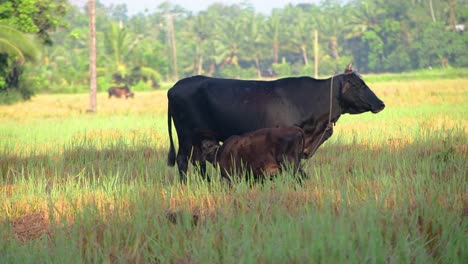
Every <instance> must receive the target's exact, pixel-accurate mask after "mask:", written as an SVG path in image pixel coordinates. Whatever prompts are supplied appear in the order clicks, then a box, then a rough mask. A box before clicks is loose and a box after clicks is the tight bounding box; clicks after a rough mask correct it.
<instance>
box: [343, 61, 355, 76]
mask: <svg viewBox="0 0 468 264" xmlns="http://www.w3.org/2000/svg"><path fill="white" fill-rule="evenodd" d="M352 72H353V63H352V62H350V63H349V64H348V66H346V69H345V70H344V73H345V74H349V73H352Z"/></svg>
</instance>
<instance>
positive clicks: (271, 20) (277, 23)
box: [263, 10, 282, 63]
mask: <svg viewBox="0 0 468 264" xmlns="http://www.w3.org/2000/svg"><path fill="white" fill-rule="evenodd" d="M281 28H282V24H281V17H280V13H279V11H278V10H273V11H272V13H271V15H270V16H269V17H268V19H267V20H266V23H265V31H264V34H263V35H264V37H265V39H266V41H267V42H269V43H270V45H271V49H272V56H273V63H278V61H279V59H278V58H279V50H280V31H281Z"/></svg>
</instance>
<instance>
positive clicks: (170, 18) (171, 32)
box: [165, 13, 179, 80]
mask: <svg viewBox="0 0 468 264" xmlns="http://www.w3.org/2000/svg"><path fill="white" fill-rule="evenodd" d="M165 16H166V19H167V23H168V28H169V36H170V42H171V50H172V64H173V70H174V78H175V80H178V79H179V73H178V70H177V50H176V39H175V32H174V14H173V13H168V14H165Z"/></svg>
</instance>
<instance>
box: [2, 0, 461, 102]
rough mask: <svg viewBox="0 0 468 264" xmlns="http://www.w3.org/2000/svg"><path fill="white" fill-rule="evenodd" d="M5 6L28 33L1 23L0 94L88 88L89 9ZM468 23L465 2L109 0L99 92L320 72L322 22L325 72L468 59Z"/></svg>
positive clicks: (101, 16) (58, 4)
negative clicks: (262, 6)
mask: <svg viewBox="0 0 468 264" xmlns="http://www.w3.org/2000/svg"><path fill="white" fill-rule="evenodd" d="M82 2H85V1H82ZM0 14H1V15H0V22H1V23H2V25H3V24H5V25H6V26H7V27H9V28H10V29H14V30H16V31H19V32H16V31H15V32H16V34H15V37H12V34H9V35H8V34H6V33H7V32H11V30H6V29H5V27H0V40H8V41H9V44H10V46H12V47H13V48H11V47H10V48H6V45H3V43H6V42H3V41H0V43H2V45H0V66H1V67H0V99H1V101H4V102H5V101H8V100H7V99H8V98H6V97H5V95H4V94H5V93H7V92H8V91H10V97H9V98H10V99H9V100H10V101H13V99H14V95H12V94H14V93H13V92H14V91H17V90H16V89H13V90H12V88H17V89H18V90H19V91H20V92H21V93H20V95H21V96H22V97H24V98H29V97H30V96H31V94H32V93H33V92H55V93H57V92H60V93H63V92H66V93H75V92H83V91H87V90H88V80H89V78H88V75H89V71H88V68H89V67H88V53H89V52H88V15H87V8H86V7H83V6H75V5H72V4H70V2H69V1H67V0H59V1H52V0H41V1H33V0H8V1H3V2H2V3H1V4H0ZM467 19H468V5H467V2H466V0H448V1H445V0H425V1H407V0H395V1H384V0H350V1H337V0H335V1H322V2H321V3H320V4H317V5H315V4H297V5H291V4H288V5H285V6H284V7H283V8H277V9H274V10H273V11H272V12H271V13H269V14H262V13H259V12H257V11H256V10H254V9H253V7H252V6H251V5H250V4H249V3H248V2H247V3H244V4H233V5H224V4H219V3H218V4H213V5H211V6H209V7H208V8H207V9H206V10H203V11H201V12H199V13H193V12H191V11H189V10H186V9H184V8H183V7H182V6H177V5H173V4H171V3H169V2H166V3H163V4H161V5H160V6H159V7H158V8H157V9H155V10H147V11H145V12H142V13H139V14H135V15H129V14H128V12H127V7H126V6H125V5H115V6H104V5H102V4H100V3H99V1H98V2H97V19H96V27H97V46H98V47H97V50H98V60H97V65H98V89H99V90H100V91H104V90H106V89H107V88H108V87H109V86H110V85H120V84H124V83H129V84H130V85H131V87H132V88H133V89H134V90H148V89H151V88H157V87H159V86H161V85H162V86H168V83H169V84H170V83H173V82H174V81H176V80H177V79H179V78H182V77H185V76H191V75H195V74H205V75H209V76H218V77H233V78H259V77H263V78H269V77H272V76H292V75H313V73H314V66H313V61H314V59H315V58H314V56H315V55H314V53H313V50H314V44H313V43H314V38H313V37H314V30H317V31H318V35H319V53H318V58H317V59H318V60H319V69H318V71H319V75H321V76H330V75H331V74H333V73H337V72H341V71H342V70H343V67H344V66H345V65H346V64H347V63H349V62H350V61H353V62H354V65H355V67H357V68H358V69H359V70H360V71H361V72H362V73H370V72H372V73H381V72H402V71H413V70H418V69H428V68H439V67H457V68H458V67H467V66H468V54H467V49H466V47H467V46H468V35H467V34H466V33H465V32H464V30H462V29H461V27H463V26H464V25H466V21H467ZM31 35H35V36H37V38H34V39H31ZM20 37H23V39H24V38H28V39H30V42H31V45H27V46H25V45H24V44H25V43H26V41H24V40H23V41H22V40H19V38H20ZM33 58H35V60H36V63H32V62H34V60H32V59H33ZM29 62H31V63H29ZM2 94H3V95H2ZM2 98H3V99H2Z"/></svg>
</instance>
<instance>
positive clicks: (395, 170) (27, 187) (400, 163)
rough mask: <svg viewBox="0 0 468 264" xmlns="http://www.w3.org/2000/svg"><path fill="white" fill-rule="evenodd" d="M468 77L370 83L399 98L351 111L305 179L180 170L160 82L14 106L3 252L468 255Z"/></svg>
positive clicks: (220, 259)
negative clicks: (91, 108) (95, 105)
mask: <svg viewBox="0 0 468 264" xmlns="http://www.w3.org/2000/svg"><path fill="white" fill-rule="evenodd" d="M466 81H468V80H467V79H455V80H439V81H411V82H407V83H403V82H394V81H389V82H376V83H374V84H372V85H371V86H372V87H373V89H374V90H375V92H376V93H377V94H378V95H379V97H381V98H382V99H383V100H384V101H385V103H386V105H387V108H386V109H385V110H384V111H383V112H381V113H379V114H376V115H374V114H362V115H356V116H351V115H344V116H342V117H341V118H340V120H339V121H338V123H337V125H336V126H335V132H334V135H333V136H332V137H331V138H330V139H329V140H328V141H327V142H326V143H325V144H324V145H323V146H322V147H321V148H320V149H319V150H318V151H317V153H316V154H315V155H314V156H313V157H312V158H311V159H310V160H307V161H305V162H304V166H305V170H306V172H307V174H308V175H309V176H310V178H309V179H308V180H307V181H306V182H305V183H304V184H303V185H302V186H300V185H298V184H297V183H296V182H295V180H294V179H292V177H291V175H290V173H289V172H284V173H283V174H282V175H280V176H278V177H277V178H276V179H275V180H273V181H271V182H266V183H265V184H263V185H260V184H254V185H253V186H251V184H250V183H249V182H246V181H245V180H241V181H239V182H238V183H236V184H235V185H234V186H233V188H229V187H228V186H226V184H224V183H222V182H221V181H220V180H219V176H218V174H217V172H216V171H214V170H213V169H211V168H210V174H211V175H212V176H213V178H214V181H213V182H211V183H207V182H204V181H202V180H201V179H200V177H199V175H198V174H197V173H196V171H195V170H193V168H191V169H190V171H189V182H188V184H187V185H179V184H177V181H178V176H177V171H176V168H172V167H167V166H166V154H167V150H168V138H167V127H166V116H165V111H166V107H167V105H166V101H165V94H164V92H162V91H157V92H151V93H138V94H137V96H136V97H135V99H134V100H107V98H105V94H100V95H99V97H98V99H99V100H98V102H99V112H98V114H95V115H90V114H86V113H85V112H84V111H83V109H86V107H87V95H41V96H38V97H37V98H35V99H34V100H33V101H31V102H27V103H22V104H18V105H13V106H5V107H0V256H1V259H2V263H31V262H33V263H65V262H69V263H83V262H92V263H103V262H109V263H363V262H371V263H384V262H385V263H409V262H412V263H463V262H464V259H465V260H466V259H468V240H467V238H466V234H467V232H468V224H467V220H466V219H467V216H468V215H467V214H468V195H467V190H468V188H467V187H468V186H467V171H468V165H467V163H466V158H467V154H468V138H467V131H466V129H467V124H468V123H467V118H468V117H467V115H466V110H467V109H468V100H467V99H468V98H467V97H468V96H467V92H468V90H467V89H468V87H466V86H464V84H465V83H466ZM174 221H175V223H173V222H174Z"/></svg>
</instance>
